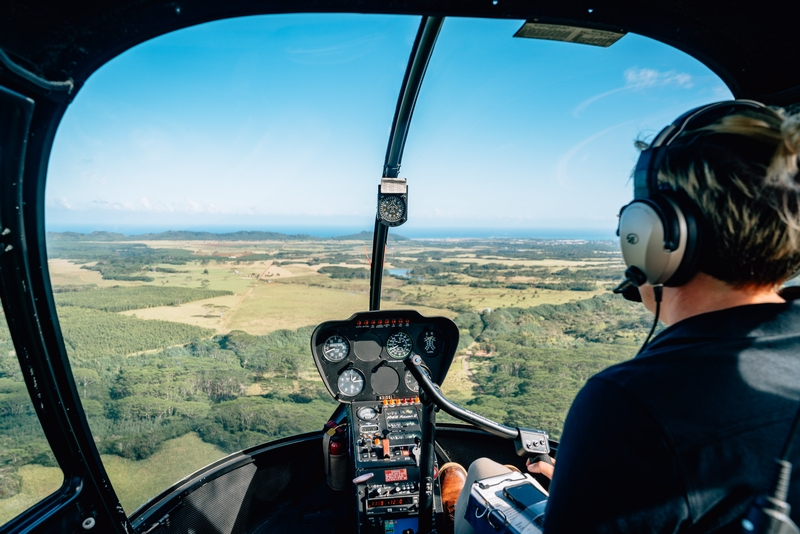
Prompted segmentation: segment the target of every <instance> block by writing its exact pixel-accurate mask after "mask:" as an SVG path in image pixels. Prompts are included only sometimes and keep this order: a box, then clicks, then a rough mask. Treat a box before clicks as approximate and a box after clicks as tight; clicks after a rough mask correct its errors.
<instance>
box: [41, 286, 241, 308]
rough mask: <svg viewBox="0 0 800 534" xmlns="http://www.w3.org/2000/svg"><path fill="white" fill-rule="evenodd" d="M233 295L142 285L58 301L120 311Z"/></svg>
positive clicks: (66, 296)
mask: <svg viewBox="0 0 800 534" xmlns="http://www.w3.org/2000/svg"><path fill="white" fill-rule="evenodd" d="M230 294H231V292H230V291H220V290H215V289H193V288H188V287H157V286H139V287H112V288H108V289H95V290H89V291H76V292H70V293H58V294H56V297H55V298H56V305H58V306H78V307H80V308H92V309H95V310H103V311H109V312H120V311H128V310H138V309H141V308H154V307H157V306H177V305H178V304H184V303H186V302H191V301H194V300H204V299H209V298H214V297H221V296H223V295H230Z"/></svg>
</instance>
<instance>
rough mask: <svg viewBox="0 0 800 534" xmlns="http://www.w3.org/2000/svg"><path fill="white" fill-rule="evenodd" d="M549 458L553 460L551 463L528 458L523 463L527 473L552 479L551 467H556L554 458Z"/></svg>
mask: <svg viewBox="0 0 800 534" xmlns="http://www.w3.org/2000/svg"><path fill="white" fill-rule="evenodd" d="M550 460H551V461H552V462H553V465H550V464H548V463H545V462H531V459H530V458H528V461H527V463H526V464H525V465H526V467H527V468H528V472H529V473H534V474H537V475H544V476H546V477H547V478H549V479H550V480H553V469H555V467H556V459H555V458H551V459H550Z"/></svg>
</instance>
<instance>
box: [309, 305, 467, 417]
mask: <svg viewBox="0 0 800 534" xmlns="http://www.w3.org/2000/svg"><path fill="white" fill-rule="evenodd" d="M457 346H458V327H457V326H456V325H455V323H454V322H453V321H451V320H450V319H448V318H446V317H423V316H422V315H420V314H419V313H418V312H416V311H414V310H391V311H389V310H386V311H383V310H382V311H368V312H359V313H356V314H354V315H353V316H352V317H350V318H349V319H347V320H345V321H327V322H324V323H322V324H321V325H319V326H318V327H317V328H316V329H314V333H313V334H312V335H311V353H312V354H313V356H314V363H315V364H316V366H317V370H319V374H320V376H321V377H322V381H323V383H324V384H325V387H326V388H327V389H328V392H329V393H330V394H331V396H333V398H335V399H337V400H338V401H339V402H343V403H346V404H351V403H353V402H357V401H373V400H382V399H389V398H392V399H393V398H401V399H405V398H415V397H417V396H418V390H419V386H418V385H417V381H416V380H415V379H414V377H413V376H411V374H410V373H409V372H408V371H407V370H406V368H405V365H404V364H403V360H404V359H405V358H406V356H408V355H409V354H417V355H419V356H421V357H422V359H423V361H424V362H425V364H424V365H425V368H426V369H427V371H428V373H429V374H430V377H431V379H432V380H433V381H434V382H435V383H437V384H441V383H442V381H443V380H444V377H445V375H446V374H447V370H448V369H449V368H450V364H451V363H452V361H453V356H454V355H455V352H456V348H457Z"/></svg>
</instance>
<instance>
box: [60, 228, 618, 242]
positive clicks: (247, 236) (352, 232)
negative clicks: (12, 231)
mask: <svg viewBox="0 0 800 534" xmlns="http://www.w3.org/2000/svg"><path fill="white" fill-rule="evenodd" d="M47 233H48V239H49V238H50V236H51V235H52V236H58V237H56V238H57V239H64V238H67V239H68V238H69V237H68V235H69V234H75V235H74V236H73V239H78V240H80V239H86V237H85V236H86V235H87V234H92V233H95V238H99V239H101V240H114V239H115V237H116V238H117V239H120V240H129V239H139V240H164V239H174V240H197V239H222V240H242V241H246V240H253V241H259V240H269V239H279V240H285V239H315V238H323V239H330V238H338V239H347V238H350V239H367V238H371V234H372V228H369V229H366V228H358V227H349V226H348V227H335V226H327V227H326V226H309V227H304V226H286V227H283V226H267V225H265V226H261V227H252V226H241V227H232V226H231V227H228V226H208V227H204V226H192V227H188V228H176V227H166V226H164V227H153V226H110V227H102V228H101V227H97V226H91V225H52V226H48V228H47ZM389 235H390V236H396V238H400V239H402V238H408V239H493V238H495V239H581V240H587V241H607V240H613V239H616V236H615V235H614V232H613V229H612V230H607V229H596V228H593V229H587V228H414V227H412V226H409V227H402V228H397V229H394V228H393V229H391V230H390V232H389ZM79 236H80V237H79Z"/></svg>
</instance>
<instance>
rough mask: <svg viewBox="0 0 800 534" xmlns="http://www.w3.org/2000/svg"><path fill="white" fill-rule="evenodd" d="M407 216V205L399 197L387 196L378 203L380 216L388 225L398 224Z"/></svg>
mask: <svg viewBox="0 0 800 534" xmlns="http://www.w3.org/2000/svg"><path fill="white" fill-rule="evenodd" d="M405 214H406V203H405V202H404V201H403V199H402V198H401V197H399V196H385V197H382V198H381V199H380V201H379V202H378V215H379V216H380V218H381V220H382V221H385V222H387V223H390V224H391V223H398V222H400V221H402V220H403V218H404V217H405Z"/></svg>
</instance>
